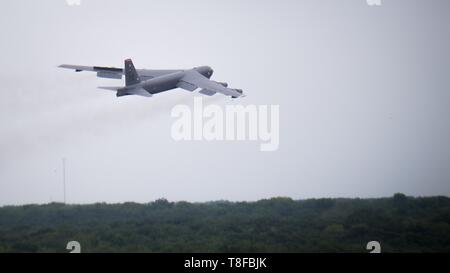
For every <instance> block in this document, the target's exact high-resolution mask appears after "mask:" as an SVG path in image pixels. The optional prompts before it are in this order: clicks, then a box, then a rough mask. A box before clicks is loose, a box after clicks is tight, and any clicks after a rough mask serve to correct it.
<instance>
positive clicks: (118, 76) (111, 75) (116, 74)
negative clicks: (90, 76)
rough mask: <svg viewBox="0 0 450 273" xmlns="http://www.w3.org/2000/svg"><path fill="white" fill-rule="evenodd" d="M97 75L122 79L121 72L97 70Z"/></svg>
mask: <svg viewBox="0 0 450 273" xmlns="http://www.w3.org/2000/svg"><path fill="white" fill-rule="evenodd" d="M97 77H99V78H107V79H119V80H120V79H122V74H119V73H114V72H105V71H99V72H97Z"/></svg>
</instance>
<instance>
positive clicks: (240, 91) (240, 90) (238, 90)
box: [231, 89, 244, 99]
mask: <svg viewBox="0 0 450 273" xmlns="http://www.w3.org/2000/svg"><path fill="white" fill-rule="evenodd" d="M233 90H234V91H236V92H238V93H240V94H242V93H244V92H243V91H242V89H233ZM231 97H232V98H233V99H236V98H237V97H235V96H231Z"/></svg>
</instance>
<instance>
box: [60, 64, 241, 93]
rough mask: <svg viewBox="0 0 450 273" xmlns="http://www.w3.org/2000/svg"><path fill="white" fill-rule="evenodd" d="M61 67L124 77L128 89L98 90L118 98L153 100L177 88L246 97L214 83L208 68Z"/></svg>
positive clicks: (109, 88)
mask: <svg viewBox="0 0 450 273" xmlns="http://www.w3.org/2000/svg"><path fill="white" fill-rule="evenodd" d="M59 67H61V68H67V69H74V70H75V71H76V72H81V71H91V72H96V73H97V77H99V78H109V79H122V76H123V75H125V86H115V87H98V88H101V89H107V90H112V91H116V96H117V97H122V96H128V95H139V96H144V97H151V96H152V95H154V94H157V93H161V92H164V91H168V90H171V89H175V88H182V89H185V90H188V91H194V90H196V89H198V88H200V89H201V90H200V92H199V93H201V94H203V95H207V96H212V95H214V94H216V93H221V94H224V95H225V96H230V97H232V98H238V97H243V96H244V94H243V92H242V90H241V89H232V88H228V84H227V83H224V82H216V81H213V80H211V79H210V78H211V76H212V74H213V72H214V71H213V70H212V69H211V67H209V66H199V67H194V68H192V69H184V70H183V69H171V70H151V69H136V68H135V67H134V65H133V62H132V60H131V59H127V60H125V66H124V68H123V69H122V68H115V67H101V66H80V65H69V64H63V65H60V66H59Z"/></svg>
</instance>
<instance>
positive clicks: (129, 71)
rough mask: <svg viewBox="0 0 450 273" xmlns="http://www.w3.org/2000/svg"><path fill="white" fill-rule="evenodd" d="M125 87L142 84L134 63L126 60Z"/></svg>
mask: <svg viewBox="0 0 450 273" xmlns="http://www.w3.org/2000/svg"><path fill="white" fill-rule="evenodd" d="M124 70H125V85H126V86H129V85H134V84H137V83H140V82H141V79H140V78H139V75H138V73H137V72H136V68H134V64H133V61H132V60H131V59H126V60H125V69H124Z"/></svg>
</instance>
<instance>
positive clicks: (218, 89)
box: [178, 70, 243, 98]
mask: <svg viewBox="0 0 450 273" xmlns="http://www.w3.org/2000/svg"><path fill="white" fill-rule="evenodd" d="M186 85H187V86H189V85H190V86H196V87H197V88H202V90H201V91H200V93H202V94H204V95H208V96H212V95H214V94H215V93H222V94H224V95H226V96H231V97H234V98H237V97H241V96H243V94H242V90H238V89H231V88H227V87H225V86H223V85H221V84H219V83H217V82H215V81H211V80H210V79H208V78H206V77H205V76H203V75H202V74H200V73H198V72H197V71H195V70H189V71H186V72H185V76H184V77H183V78H181V79H180V84H179V85H178V86H179V87H181V88H183V89H186V90H189V91H192V90H191V89H192V88H185V86H186Z"/></svg>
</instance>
